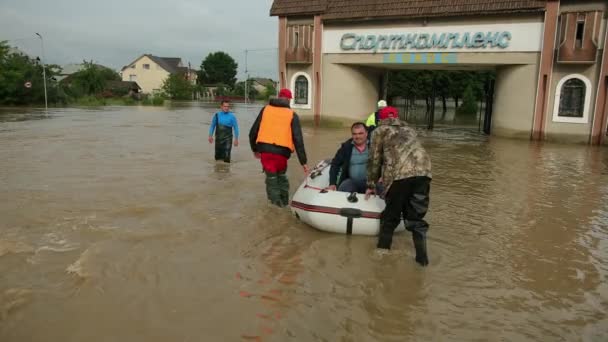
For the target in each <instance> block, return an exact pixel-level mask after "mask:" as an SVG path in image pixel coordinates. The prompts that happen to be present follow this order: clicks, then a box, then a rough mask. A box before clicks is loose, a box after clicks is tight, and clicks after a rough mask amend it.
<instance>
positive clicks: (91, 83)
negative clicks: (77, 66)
mask: <svg viewBox="0 0 608 342" xmlns="http://www.w3.org/2000/svg"><path fill="white" fill-rule="evenodd" d="M83 64H84V68H83V69H82V70H80V71H78V72H75V73H74V74H72V75H70V76H69V77H68V78H67V79H66V80H64V82H63V83H64V85H65V89H66V92H67V93H68V94H69V95H70V96H72V97H75V98H78V97H82V96H91V95H97V94H101V93H102V92H103V91H104V90H105V89H106V82H107V81H120V76H119V75H118V73H116V72H115V71H113V70H111V69H108V68H106V67H102V66H100V65H96V64H94V63H93V61H90V62H87V61H83Z"/></svg>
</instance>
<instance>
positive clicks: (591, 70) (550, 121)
mask: <svg viewBox="0 0 608 342" xmlns="http://www.w3.org/2000/svg"><path fill="white" fill-rule="evenodd" d="M573 74H577V75H582V76H584V77H586V78H587V79H588V80H589V81H590V83H591V87H590V88H589V89H586V91H587V92H588V93H589V96H590V102H589V105H588V106H589V108H588V109H587V110H588V111H589V114H588V115H589V116H588V117H587V120H586V121H587V122H586V123H568V122H556V121H554V114H555V101H556V98H555V95H556V92H557V85H558V83H559V82H560V81H561V80H562V79H563V78H564V77H568V76H570V75H573ZM598 74H599V65H598V64H582V65H581V64H579V65H577V64H557V63H556V64H555V66H554V68H553V77H552V82H551V89H550V92H549V101H548V104H549V106H548V110H547V121H546V125H545V138H546V139H547V140H549V141H551V140H553V141H555V140H559V141H568V142H575V143H587V142H589V136H590V134H591V125H592V123H593V115H594V113H593V109H594V106H595V98H596V94H597V82H598Z"/></svg>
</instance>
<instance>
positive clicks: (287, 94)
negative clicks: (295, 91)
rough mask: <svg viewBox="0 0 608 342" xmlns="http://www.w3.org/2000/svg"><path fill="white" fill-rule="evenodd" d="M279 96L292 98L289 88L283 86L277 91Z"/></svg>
mask: <svg viewBox="0 0 608 342" xmlns="http://www.w3.org/2000/svg"><path fill="white" fill-rule="evenodd" d="M279 97H284V98H286V99H290V100H291V99H293V96H292V95H291V90H289V89H287V88H283V89H281V90H280V91H279Z"/></svg>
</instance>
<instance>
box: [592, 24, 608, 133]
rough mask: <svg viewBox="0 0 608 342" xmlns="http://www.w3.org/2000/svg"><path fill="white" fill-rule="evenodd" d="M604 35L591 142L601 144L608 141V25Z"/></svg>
mask: <svg viewBox="0 0 608 342" xmlns="http://www.w3.org/2000/svg"><path fill="white" fill-rule="evenodd" d="M604 31H605V37H604V51H603V57H602V59H601V63H602V64H601V65H602V67H601V71H600V75H599V78H598V81H597V96H596V97H595V110H594V111H593V126H592V128H591V141H590V142H591V144H592V145H600V144H603V143H604V142H605V141H606V130H607V129H608V127H607V125H608V98H607V97H608V89H607V88H608V85H607V84H608V51H607V50H608V25H607V27H606V29H605V30H604Z"/></svg>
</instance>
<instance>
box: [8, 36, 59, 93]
mask: <svg viewBox="0 0 608 342" xmlns="http://www.w3.org/2000/svg"><path fill="white" fill-rule="evenodd" d="M45 67H46V78H47V79H46V83H47V93H48V95H49V96H48V98H49V101H50V102H56V100H57V94H58V92H57V87H56V82H55V79H54V76H56V75H57V73H58V71H59V70H60V69H59V67H58V66H56V65H45ZM42 71H43V69H42V64H41V63H40V60H39V59H32V58H30V57H28V56H26V55H24V54H21V53H10V52H9V46H8V44H7V43H6V42H0V104H9V105H25V104H33V103H44V79H43V72H42ZM27 82H29V83H30V85H31V87H29V88H28V87H26V86H25V84H26V83H27Z"/></svg>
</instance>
